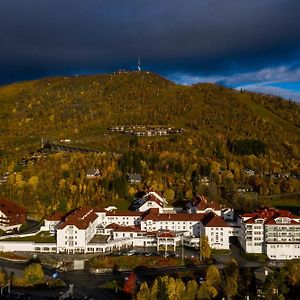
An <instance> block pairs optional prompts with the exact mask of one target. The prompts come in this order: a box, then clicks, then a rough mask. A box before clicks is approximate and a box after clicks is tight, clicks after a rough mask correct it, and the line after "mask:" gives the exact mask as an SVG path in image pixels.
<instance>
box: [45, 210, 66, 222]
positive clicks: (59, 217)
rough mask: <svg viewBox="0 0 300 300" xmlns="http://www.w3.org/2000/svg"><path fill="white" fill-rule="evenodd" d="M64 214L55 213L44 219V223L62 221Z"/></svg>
mask: <svg viewBox="0 0 300 300" xmlns="http://www.w3.org/2000/svg"><path fill="white" fill-rule="evenodd" d="M64 215H65V214H64V213H63V212H61V211H57V212H55V213H54V214H52V215H50V216H48V217H46V218H45V220H46V221H62V219H63V217H64Z"/></svg>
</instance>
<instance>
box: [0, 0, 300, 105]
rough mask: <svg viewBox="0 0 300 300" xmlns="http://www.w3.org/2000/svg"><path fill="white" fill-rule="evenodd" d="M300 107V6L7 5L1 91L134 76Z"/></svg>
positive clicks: (156, 0) (1, 37)
mask: <svg viewBox="0 0 300 300" xmlns="http://www.w3.org/2000/svg"><path fill="white" fill-rule="evenodd" d="M138 57H140V59H141V67H142V69H143V70H149V71H153V72H156V73H159V74H161V75H163V76H166V77H167V78H169V79H171V80H173V81H175V82H177V83H180V84H193V83H197V82H215V83H218V84H222V85H225V86H231V87H234V88H243V89H247V90H250V91H255V92H263V93H270V94H275V95H280V96H282V97H285V98H287V99H292V100H296V101H298V102H300V0H251V1H249V0H226V1H224V0H184V1H182V0H151V1H149V0H26V1H24V0H1V1H0V85H2V84H6V83H10V82H16V81H20V80H30V79H37V78H42V77H45V76H60V75H78V74H95V73H106V72H113V71H116V70H119V69H128V70H136V68H137V60H138Z"/></svg>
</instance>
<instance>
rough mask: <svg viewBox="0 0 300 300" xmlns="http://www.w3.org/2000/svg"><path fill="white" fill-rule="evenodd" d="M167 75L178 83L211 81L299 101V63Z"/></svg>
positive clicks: (187, 83)
mask: <svg viewBox="0 0 300 300" xmlns="http://www.w3.org/2000/svg"><path fill="white" fill-rule="evenodd" d="M168 77H169V78H170V79H171V80H173V81H175V82H177V83H179V84H185V85H190V84H194V83H199V82H212V83H218V84H221V85H225V86H231V87H233V88H237V89H240V88H242V89H245V90H248V91H253V92H260V93H265V94H271V95H278V96H281V97H283V98H286V99H293V100H296V101H300V81H299V80H300V64H298V63H294V64H293V65H291V66H287V65H282V66H278V67H268V68H263V69H260V70H257V71H256V72H245V73H234V74H230V75H208V76H205V75H203V74H202V75H197V74H188V73H180V72H177V73H170V74H168Z"/></svg>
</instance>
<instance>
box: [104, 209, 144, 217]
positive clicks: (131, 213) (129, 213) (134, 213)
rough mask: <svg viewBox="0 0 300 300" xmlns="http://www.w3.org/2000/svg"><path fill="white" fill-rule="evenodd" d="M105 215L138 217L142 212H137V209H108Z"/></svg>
mask: <svg viewBox="0 0 300 300" xmlns="http://www.w3.org/2000/svg"><path fill="white" fill-rule="evenodd" d="M106 215H107V216H124V217H126V216H128V217H129V216H133V217H134V216H136V217H140V216H142V215H143V212H139V211H130V210H123V211H122V210H114V211H108V212H107V213H106Z"/></svg>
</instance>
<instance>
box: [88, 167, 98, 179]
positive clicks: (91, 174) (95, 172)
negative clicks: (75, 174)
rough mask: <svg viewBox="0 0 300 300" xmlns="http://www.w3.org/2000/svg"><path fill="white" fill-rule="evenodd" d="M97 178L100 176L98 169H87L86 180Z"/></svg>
mask: <svg viewBox="0 0 300 300" xmlns="http://www.w3.org/2000/svg"><path fill="white" fill-rule="evenodd" d="M99 176H100V171H99V169H96V168H91V169H88V171H87V172H86V177H87V178H97V177H99Z"/></svg>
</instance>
